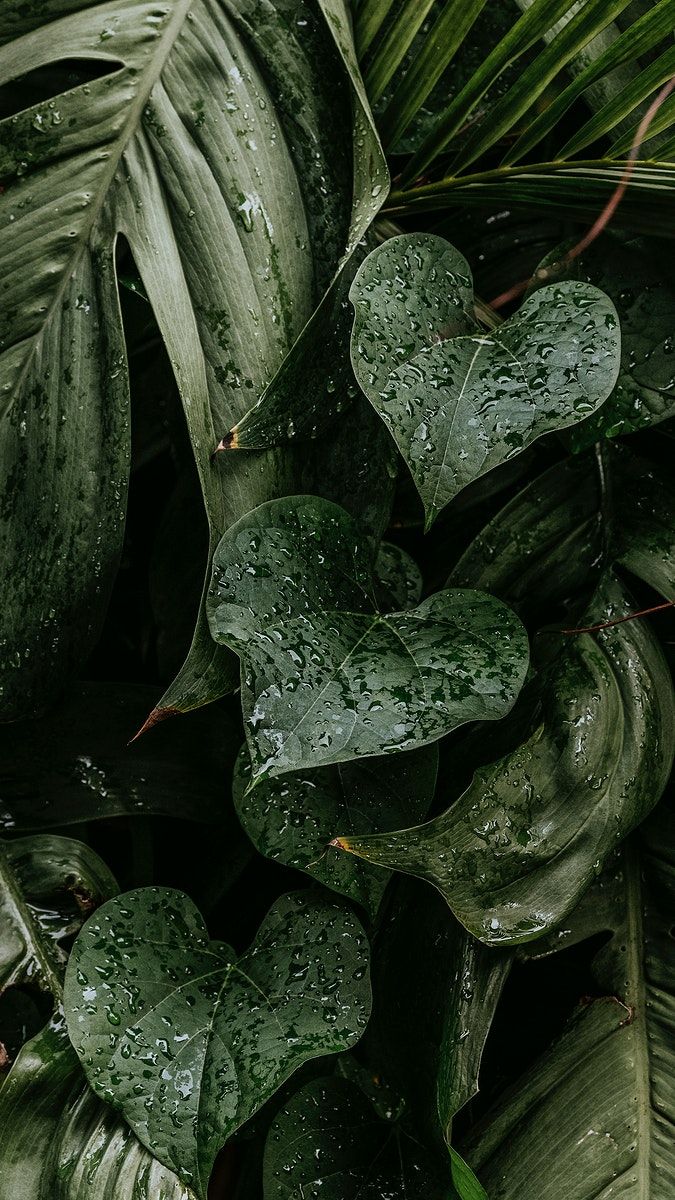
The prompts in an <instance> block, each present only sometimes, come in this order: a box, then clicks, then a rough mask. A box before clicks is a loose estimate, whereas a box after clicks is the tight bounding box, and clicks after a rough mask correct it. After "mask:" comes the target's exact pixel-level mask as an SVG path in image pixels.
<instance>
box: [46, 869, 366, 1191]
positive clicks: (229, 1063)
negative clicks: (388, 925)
mask: <svg viewBox="0 0 675 1200" xmlns="http://www.w3.org/2000/svg"><path fill="white" fill-rule="evenodd" d="M65 1011H66V1019H67V1022H68V1032H69V1034H70V1038H71V1040H72V1042H73V1045H74V1047H75V1049H76V1051H77V1053H78V1055H79V1056H80V1059H81V1061H82V1064H83V1066H84V1070H85V1074H86V1075H87V1078H88V1080H89V1083H90V1084H91V1086H92V1087H93V1088H94V1091H95V1092H96V1093H97V1095H98V1096H100V1097H101V1099H103V1100H105V1101H106V1102H108V1103H110V1104H112V1105H113V1106H114V1107H115V1108H117V1109H118V1110H119V1111H121V1112H122V1114H123V1116H124V1117H125V1119H126V1120H127V1121H128V1123H129V1125H130V1126H131V1128H132V1129H133V1130H134V1132H135V1133H136V1135H137V1136H138V1138H139V1139H140V1141H141V1142H142V1143H143V1144H144V1145H146V1146H147V1147H148V1148H149V1149H151V1150H152V1152H153V1154H155V1156H156V1157H157V1158H158V1159H159V1161H160V1162H162V1163H163V1164H164V1165H165V1166H167V1167H169V1168H170V1169H171V1170H174V1171H175V1172H176V1173H177V1174H178V1176H179V1177H180V1178H181V1179H182V1180H183V1181H184V1182H185V1183H188V1184H190V1186H192V1188H193V1189H194V1191H195V1192H196V1193H197V1195H198V1196H199V1197H201V1198H202V1200H203V1198H204V1197H205V1195H206V1188H207V1183H208V1179H209V1175H210V1173H211V1168H212V1166H213V1162H214V1159H215V1156H216V1154H217V1152H218V1150H219V1149H220V1147H221V1146H222V1145H223V1144H224V1142H225V1141H226V1140H227V1138H228V1137H229V1135H230V1134H231V1133H232V1132H233V1131H234V1130H235V1129H237V1128H238V1127H239V1126H240V1125H241V1124H242V1123H243V1122H244V1121H245V1120H246V1119H247V1118H248V1117H250V1116H251V1115H252V1114H253V1113H254V1112H255V1111H256V1110H257V1109H258V1108H260V1106H261V1105H262V1104H263V1103H264V1101H265V1100H266V1099H267V1098H268V1097H269V1096H271V1095H272V1093H273V1092H274V1091H275V1090H276V1089H277V1088H278V1087H279V1085H280V1084H281V1083H282V1082H283V1081H284V1080H285V1079H287V1078H288V1076H289V1075H291V1074H292V1072H293V1071H294V1070H296V1069H297V1067H299V1066H300V1065H301V1064H302V1063H303V1062H306V1061H307V1060H308V1059H312V1058H315V1057H317V1056H320V1055H322V1054H329V1053H331V1052H337V1051H341V1050H346V1049H348V1048H349V1047H350V1046H351V1045H353V1044H354V1043H355V1042H356V1041H357V1040H358V1038H359V1037H360V1036H361V1033H362V1032H363V1029H364V1028H365V1024H366V1022H367V1019H368V1015H369V1012H370V983H369V979H368V943H367V941H366V938H365V934H364V933H363V930H362V928H361V926H360V925H359V922H358V921H357V920H356V918H355V917H354V916H352V915H351V913H350V912H349V911H347V910H346V909H344V908H339V907H338V906H337V905H333V904H330V903H328V902H326V901H324V900H322V899H320V898H317V897H313V896H312V895H311V894H310V893H307V892H302V893H301V892H299V893H295V894H292V895H288V896H285V897H283V898H282V899H280V900H278V901H277V902H276V904H275V905H274V906H273V907H272V909H271V910H270V912H269V914H268V916H267V917H266V919H265V921H264V922H263V924H262V926H261V927H260V930H259V932H258V935H257V937H256V940H255V942H254V943H253V945H252V946H251V948H250V949H249V950H248V951H247V952H246V953H245V954H243V955H242V956H241V957H240V958H237V957H236V956H235V954H234V952H233V951H232V950H231V949H230V948H229V947H228V946H225V945H224V944H222V943H216V942H209V940H208V936H207V933H206V929H205V926H204V923H203V921H202V918H201V916H200V914H199V913H198V911H197V910H196V908H195V907H194V905H193V904H192V902H191V901H190V900H189V899H188V898H187V897H186V896H184V895H183V894H182V893H180V892H174V891H172V890H169V889H164V888H146V889H140V890H137V891H134V892H127V893H126V894H124V895H123V896H120V897H118V898H117V899H115V900H112V901H110V902H109V903H108V904H106V905H104V906H103V907H102V908H101V909H99V910H98V912H97V913H95V914H94V916H93V917H92V918H91V919H90V921H89V922H88V923H87V925H86V926H85V927H84V929H83V930H82V932H81V933H80V935H79V937H78V938H77V941H76V942H75V946H74V948H73V952H72V954H71V957H70V960H69V963H68V971H67V975H66V988H65Z"/></svg>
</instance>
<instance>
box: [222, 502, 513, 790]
mask: <svg viewBox="0 0 675 1200" xmlns="http://www.w3.org/2000/svg"><path fill="white" fill-rule="evenodd" d="M208 605H209V621H210V624H211V630H212V632H213V635H214V637H215V638H216V639H217V640H218V641H221V642H224V643H225V644H227V645H230V646H232V648H233V649H235V650H236V651H237V653H238V654H239V655H240V656H241V660H242V703H243V708H244V720H245V725H246V735H247V739H248V743H249V750H250V753H251V761H252V763H253V777H254V779H257V778H262V777H264V776H265V775H279V774H282V773H283V772H285V771H294V770H302V769H304V768H307V767H313V766H317V767H318V766H325V765H328V764H330V763H338V762H347V761H349V760H350V759H353V758H359V757H363V756H369V755H377V754H388V753H395V752H399V751H402V750H406V749H411V748H413V747H415V746H420V745H424V744H426V743H429V742H433V741H436V740H438V738H440V737H441V736H442V735H443V734H444V733H446V732H448V731H449V730H450V729H453V728H455V727H456V726H457V725H460V724H462V723H464V722H465V721H472V720H480V719H486V720H490V719H494V718H497V717H500V716H502V715H503V714H504V713H505V712H507V711H508V709H509V708H510V707H511V705H512V704H513V701H514V699H515V697H516V695H517V693H518V691H519V689H520V686H521V684H522V682H523V679H524V676H525V672H526V670H527V657H528V656H527V639H526V635H525V631H524V630H523V628H522V626H521V625H520V623H519V622H518V621H517V619H516V618H515V617H514V616H513V614H512V613H510V611H509V610H508V609H507V608H506V607H505V606H504V605H501V604H500V603H499V602H497V601H495V600H493V599H492V598H491V597H489V596H486V595H484V594H482V593H479V592H471V591H468V590H467V591H444V592H439V593H437V594H436V595H433V596H431V597H430V598H429V599H428V600H425V601H424V602H423V603H422V604H420V605H419V606H418V607H417V608H415V609H411V610H408V611H404V612H398V613H388V614H386V615H384V614H380V613H377V612H376V611H375V606H374V602H373V600H372V580H371V574H370V560H369V556H368V552H367V545H366V542H365V538H364V535H363V532H362V530H361V529H360V528H359V526H358V525H357V523H356V522H355V521H354V520H353V519H352V518H350V517H348V516H347V514H346V513H345V512H344V510H343V509H340V508H338V507H337V505H333V504H329V503H328V502H326V501H320V500H317V499H316V498H315V497H311V496H305V497H302V496H299V497H293V498H292V499H288V500H280V501H271V502H269V503H268V504H264V505H261V506H260V507H259V508H257V509H255V510H254V511H253V512H251V513H249V514H248V516H246V517H244V518H242V520H241V521H239V522H238V523H237V524H236V525H234V526H233V527H232V529H231V530H230V531H229V532H228V533H227V534H226V535H225V536H224V537H223V539H222V540H221V542H220V544H219V546H218V550H217V552H216V555H215V558H214V571H213V581H212V585H211V589H210V593H209V601H208Z"/></svg>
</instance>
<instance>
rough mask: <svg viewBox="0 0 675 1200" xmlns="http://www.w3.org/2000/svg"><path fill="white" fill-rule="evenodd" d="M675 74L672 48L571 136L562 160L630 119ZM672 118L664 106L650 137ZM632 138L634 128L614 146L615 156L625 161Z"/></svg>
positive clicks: (674, 48) (562, 154)
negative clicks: (621, 122)
mask: <svg viewBox="0 0 675 1200" xmlns="http://www.w3.org/2000/svg"><path fill="white" fill-rule="evenodd" d="M674 73H675V46H670V47H669V49H668V50H666V52H665V53H664V54H662V55H660V57H659V58H657V59H656V61H655V62H653V63H651V64H650V65H649V66H648V67H647V68H646V69H645V70H644V71H641V72H640V74H639V75H638V76H637V78H636V79H634V80H633V82H632V84H631V85H630V87H627V88H625V89H624V90H623V91H622V92H621V93H620V94H619V95H618V96H616V97H615V98H614V100H610V102H609V104H605V105H603V107H602V108H601V109H600V111H599V112H597V113H595V115H594V116H593V117H591V119H590V121H587V122H586V124H585V125H584V126H583V127H582V128H581V129H580V130H579V131H578V132H577V133H576V134H575V135H574V137H571V138H570V139H569V141H567V142H566V143H565V145H564V146H563V148H562V150H561V151H560V157H561V158H571V157H572V155H574V154H577V153H578V152H579V150H583V149H584V148H585V147H586V146H589V145H590V144H591V142H595V141H597V139H598V138H600V137H602V136H603V135H604V134H606V133H609V132H610V130H612V129H614V128H615V127H616V126H617V125H618V124H619V122H620V121H623V120H624V118H626V117H629V116H630V115H631V114H632V113H633V112H634V111H635V109H636V108H637V106H638V105H639V104H640V103H641V101H643V100H645V99H646V98H647V97H648V96H650V95H651V94H652V92H655V91H656V89H657V88H660V87H661V86H662V84H664V83H666V82H667V81H668V80H669V79H670V78H671V77H672V75H673V74H674ZM672 119H673V114H672V111H670V112H669V110H668V106H667V105H664V106H663V107H662V108H661V110H660V111H659V113H658V115H657V116H656V117H655V118H654V119H653V120H652V122H651V123H650V126H649V136H650V137H652V136H653V135H654V134H655V133H658V132H659V129H664V128H667V127H668V126H669V125H670V123H671V121H672ZM633 137H634V129H631V130H630V131H629V132H628V133H627V134H625V135H624V136H623V137H621V138H620V139H619V140H618V141H617V142H616V143H615V145H614V146H613V147H612V153H613V154H616V155H617V156H621V157H622V158H623V156H624V155H625V154H626V153H627V151H628V150H630V147H631V144H632V141H633Z"/></svg>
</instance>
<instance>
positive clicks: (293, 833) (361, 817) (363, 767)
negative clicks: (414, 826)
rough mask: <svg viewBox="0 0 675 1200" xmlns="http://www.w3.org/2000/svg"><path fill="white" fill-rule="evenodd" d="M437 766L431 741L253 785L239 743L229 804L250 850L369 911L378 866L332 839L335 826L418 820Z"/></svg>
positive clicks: (383, 879) (382, 878)
mask: <svg viewBox="0 0 675 1200" xmlns="http://www.w3.org/2000/svg"><path fill="white" fill-rule="evenodd" d="M437 770H438V751H437V749H436V747H435V746H424V747H423V748H422V749H421V750H410V751H408V753H407V754H403V755H400V756H397V757H396V758H394V759H380V758H373V759H370V758H369V759H365V760H363V761H361V762H354V763H344V764H342V765H340V766H334V767H319V768H318V769H317V770H314V771H299V772H298V773H297V774H292V775H284V776H283V777H281V778H274V779H266V780H263V782H262V783H260V784H259V786H258V787H257V788H255V789H254V790H253V791H252V792H248V793H247V791H246V789H247V787H248V784H249V783H250V780H251V760H250V756H249V753H248V750H247V749H246V748H245V747H244V748H243V749H242V751H241V754H240V755H239V758H238V760H237V764H236V766H235V772H234V782H233V794H234V804H235V808H236V810H237V813H238V815H239V819H240V821H241V823H242V825H243V827H244V829H245V830H246V832H247V834H248V836H249V837H250V838H251V841H252V842H253V844H254V845H255V847H256V849H257V850H258V851H259V852H260V853H261V854H264V855H266V856H267V858H272V859H274V860H275V861H277V862H282V863H285V865H286V866H289V867H297V868H299V869H300V870H301V871H306V872H307V874H308V875H311V876H312V877H313V878H314V879H316V880H317V882H318V883H322V884H324V886H325V887H329V888H331V889H332V890H333V891H335V892H341V893H343V894H344V895H345V896H349V897H350V899H352V900H356V901H357V903H359V904H361V905H363V907H364V908H365V909H366V910H367V911H368V913H369V915H370V916H371V917H374V916H375V913H376V912H377V909H378V906H379V904H380V901H381V899H382V895H383V893H384V889H385V887H386V884H387V875H386V874H385V872H384V871H377V870H374V869H373V868H372V867H370V866H368V864H367V863H363V862H359V860H358V859H355V858H351V857H348V856H347V855H344V854H340V852H339V850H336V849H335V848H334V847H331V846H330V841H331V839H332V838H334V837H335V835H336V833H337V831H338V830H342V829H345V828H348V829H349V831H350V832H351V833H355V834H359V833H369V832H372V831H373V830H385V829H397V828H400V827H401V825H402V824H406V823H411V822H413V821H421V820H422V819H423V818H424V817H425V816H426V814H427V813H428V811H429V808H430V807H431V801H432V799H433V795H434V788H435V785H436V773H437Z"/></svg>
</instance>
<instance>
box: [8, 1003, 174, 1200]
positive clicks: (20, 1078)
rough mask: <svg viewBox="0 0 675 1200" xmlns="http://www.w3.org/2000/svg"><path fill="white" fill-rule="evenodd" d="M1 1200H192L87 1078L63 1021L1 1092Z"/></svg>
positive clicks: (23, 1058)
mask: <svg viewBox="0 0 675 1200" xmlns="http://www.w3.org/2000/svg"><path fill="white" fill-rule="evenodd" d="M0 1122H1V1123H2V1177H1V1178H0V1197H1V1198H2V1200H110V1197H111V1196H114V1197H115V1200H146V1197H152V1200H195V1197H194V1193H193V1192H192V1191H191V1190H190V1189H189V1188H187V1187H186V1186H185V1185H184V1184H182V1183H181V1182H180V1181H179V1180H178V1178H177V1177H176V1175H174V1173H173V1172H172V1171H169V1170H168V1169H167V1168H166V1167H164V1166H162V1164H161V1163H159V1162H158V1161H157V1159H156V1158H154V1157H153V1155H152V1154H151V1153H150V1152H149V1151H148V1150H146V1149H145V1148H144V1147H143V1146H141V1145H140V1143H139V1142H138V1140H137V1138H136V1137H135V1136H134V1134H133V1133H132V1131H131V1129H130V1128H129V1126H128V1125H127V1124H126V1123H125V1122H124V1121H123V1120H122V1119H121V1117H118V1116H117V1114H116V1113H115V1112H113V1110H112V1109H110V1108H109V1107H108V1106H107V1105H105V1104H102V1103H101V1101H100V1100H99V1099H98V1098H97V1097H96V1096H95V1095H94V1093H93V1092H92V1091H91V1089H90V1088H89V1087H88V1085H87V1083H86V1082H85V1080H84V1078H83V1075H82V1071H81V1068H80V1065H79V1063H78V1061H77V1056H76V1054H75V1051H74V1050H73V1048H72V1046H71V1045H70V1042H69V1041H68V1035H67V1033H66V1030H65V1024H64V1022H63V1019H62V1018H58V1019H56V1020H54V1021H53V1022H51V1023H50V1024H49V1025H48V1026H47V1028H46V1029H45V1030H44V1031H43V1032H42V1033H40V1034H39V1035H38V1036H37V1037H35V1038H33V1040H32V1041H30V1042H29V1043H28V1044H27V1045H26V1046H24V1048H23V1049H22V1051H21V1053H20V1054H19V1057H18V1058H17V1060H16V1062H15V1064H14V1066H13V1068H12V1071H11V1073H10V1075H9V1076H8V1078H7V1080H6V1081H5V1083H4V1085H3V1087H2V1089H1V1090H0Z"/></svg>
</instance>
